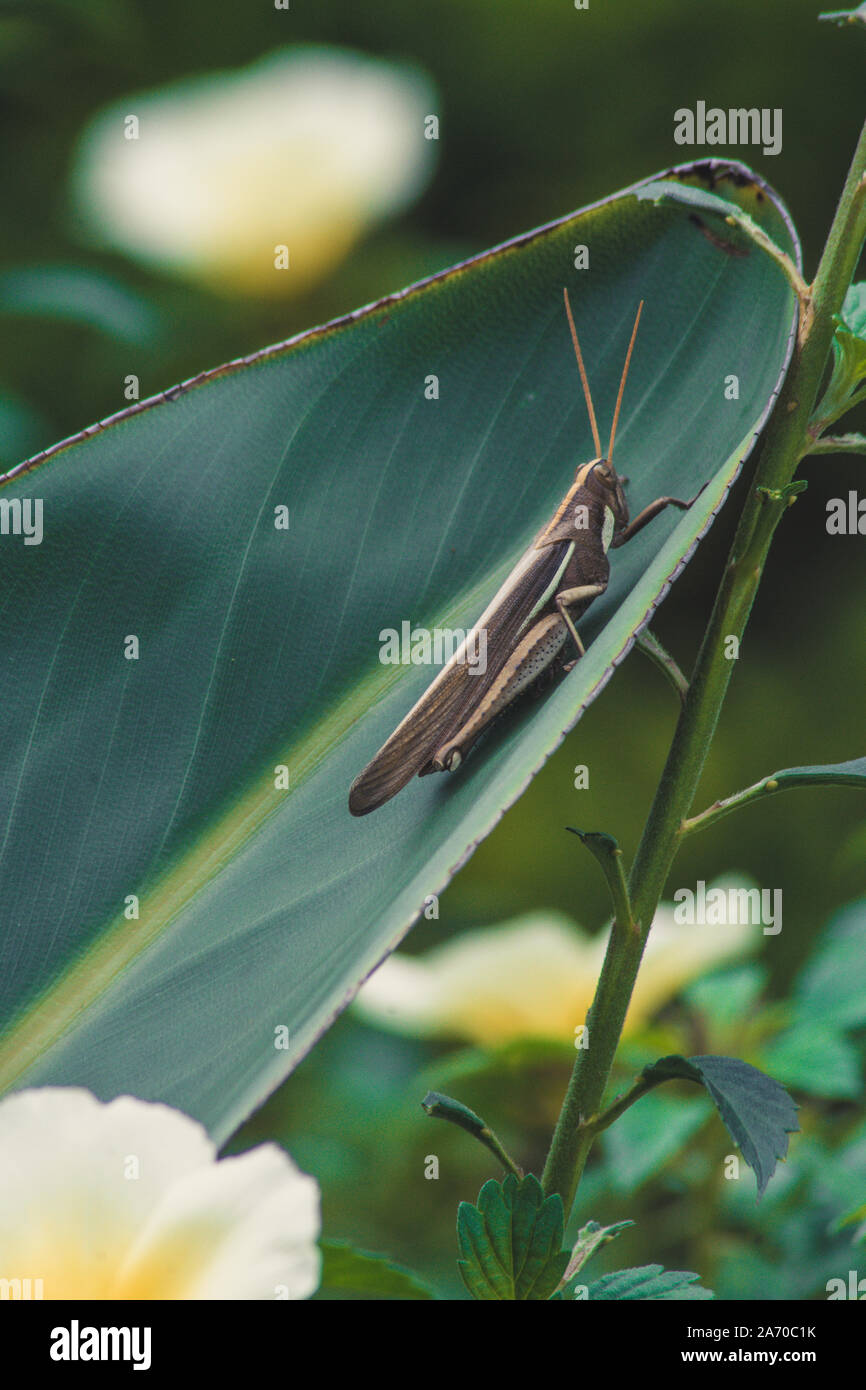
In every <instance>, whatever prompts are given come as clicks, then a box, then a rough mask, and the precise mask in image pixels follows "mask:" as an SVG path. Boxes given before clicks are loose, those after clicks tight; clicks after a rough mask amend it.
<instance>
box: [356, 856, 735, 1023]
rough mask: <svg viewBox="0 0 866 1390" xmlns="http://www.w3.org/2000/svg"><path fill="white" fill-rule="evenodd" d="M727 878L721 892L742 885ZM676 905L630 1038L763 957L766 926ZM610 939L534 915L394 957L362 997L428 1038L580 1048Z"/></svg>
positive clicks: (384, 1019) (668, 914)
mask: <svg viewBox="0 0 866 1390" xmlns="http://www.w3.org/2000/svg"><path fill="white" fill-rule="evenodd" d="M743 883H744V880H742V879H730V880H728V879H719V880H716V883H715V884H714V885H712V886H713V887H727V886H728V885H729V884H730V886H736V887H741V886H742V885H743ZM674 911H675V909H674V907H673V905H672V904H668V903H662V904H661V905H660V907H659V910H658V912H657V913H656V916H655V920H654V922H653V927H652V931H651V932H650V936H649V942H648V944H647V947H646V950H645V952H644V957H643V961H642V964H641V969H640V974H639V975H638V979H637V984H636V986H635V990H634V993H633V995H632V1000H631V1006H630V1008H629V1011H628V1017H627V1019H626V1026H625V1031H626V1032H627V1033H629V1032H634V1031H635V1029H636V1028H638V1027H639V1026H640V1025H641V1024H642V1023H644V1022H645V1021H646V1020H647V1019H648V1018H649V1017H650V1016H651V1015H652V1014H653V1013H655V1012H656V1010H658V1009H659V1008H661V1006H662V1005H663V1004H665V1003H666V1002H667V1001H668V1000H669V999H671V998H673V996H674V995H675V994H677V993H678V992H679V991H680V990H681V989H682V987H683V985H685V984H687V983H688V982H689V981H690V980H692V979H694V978H696V977H697V976H698V975H702V974H704V973H705V972H706V971H708V970H711V969H712V968H713V967H714V966H716V965H718V964H720V963H721V962H723V961H727V960H730V959H732V958H733V957H736V956H739V955H743V954H744V953H745V952H746V951H748V950H751V949H754V947H755V945H757V942H758V940H759V939H760V927H758V928H755V927H753V926H749V925H748V924H746V923H732V924H729V925H726V926H686V925H681V924H680V923H679V922H677V921H676V920H675V919H674ZM606 946H607V936H606V934H605V933H603V934H602V935H601V936H596V937H590V936H587V935H586V934H585V933H584V932H582V931H580V929H579V928H578V927H576V926H575V925H574V923H573V922H572V921H571V920H570V919H569V918H567V917H564V916H563V915H562V914H560V913H554V912H533V913H529V914H527V915H526V916H524V917H517V918H515V919H514V920H513V921H510V922H504V923H502V924H501V925H500V926H495V927H485V928H482V929H481V930H480V931H472V932H466V933H465V934H464V935H463V936H460V937H458V938H457V939H456V940H453V941H448V942H446V943H445V944H444V945H442V946H437V947H434V948H433V950H432V951H428V952H427V954H426V955H424V956H421V957H419V956H397V955H392V956H389V957H388V959H387V960H385V961H384V962H383V963H382V965H380V966H379V968H378V970H377V971H376V972H375V973H374V974H373V975H372V976H371V977H370V979H369V980H367V982H366V983H365V984H364V986H363V987H362V989H361V990H360V992H359V994H358V997H357V1000H356V1002H355V1008H356V1009H357V1010H358V1012H360V1013H361V1014H362V1015H363V1016H364V1017H365V1018H366V1019H367V1020H368V1021H369V1022H371V1023H375V1024H377V1025H378V1026H380V1027H383V1028H391V1029H393V1030H395V1031H397V1032H404V1033H411V1034H414V1035H419V1036H422V1037H429V1036H446V1037H447V1036H450V1037H460V1038H465V1039H467V1040H469V1041H471V1042H474V1043H477V1044H480V1045H482V1046H485V1045H486V1046H496V1045H497V1044H501V1043H505V1042H508V1041H510V1040H512V1039H514V1038H530V1037H539V1038H558V1039H560V1040H561V1041H569V1040H573V1037H574V1030H575V1028H576V1027H577V1026H578V1025H579V1024H581V1023H583V1022H584V1020H585V1019H586V1015H587V1012H588V1010H589V1006H590V1004H591V1003H592V999H593V995H594V994H595V986H596V982H597V980H598V976H599V974H600V972H601V966H602V962H603V960H604V953H605V949H606Z"/></svg>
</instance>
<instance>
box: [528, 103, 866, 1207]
mask: <svg viewBox="0 0 866 1390" xmlns="http://www.w3.org/2000/svg"><path fill="white" fill-rule="evenodd" d="M864 176H866V125H864V127H863V130H862V131H861V134H860V138H859V141H858V143H857V148H856V150H855V153H854V158H853V160H852V163H851V167H850V170H849V172H848V177H847V179H846V182H845V187H844V189H843V191H842V196H841V198H840V200H839V205H838V207H837V209H836V214H835V217H834V219H833V224H832V227H831V229H830V234H829V236H828V238H827V243H826V245H825V247H824V251H823V254H822V257H821V262H820V265H819V268H818V273H817V275H816V277H815V280H814V283H813V285H812V288H811V314H810V321H809V324H808V326H807V331H806V332H805V333H804V334H802V335H801V336H800V337H799V338H798V343H797V347H796V349H795V353H794V357H793V360H792V363H791V367H790V370H789V372H788V376H787V378H786V380H785V383H784V386H783V387H782V390H781V392H780V395H779V399H778V400H777V402H776V407H775V409H774V411H773V414H772V416H771V418H770V421H769V423H768V426H767V430H766V435H765V440H764V445H763V448H762V451H761V455H760V458H759V461H758V464H757V467H756V470H755V476H754V482H753V486H752V487H751V488H750V490H749V493H748V496H747V498H746V501H745V503H744V506H743V511H742V514H741V516H740V520H739V524H738V526H737V531H736V534H735V536H734V540H733V544H732V546H731V551H730V554H729V556H728V560H727V564H726V566H725V570H724V574H723V576H722V580H721V583H720V585H719V590H718V593H717V596H716V600H715V604H714V607H713V612H712V616H711V618H710V622H709V625H708V628H707V631H706V634H705V637H704V640H703V643H702V645H701V649H700V652H699V654H698V658H697V662H696V664H695V671H694V675H693V677H692V680H691V682H690V684H689V691H688V695H687V696H686V699H685V702H684V704H683V708H682V711H681V713H680V717H679V720H678V722H677V727H676V731H675V733H674V737H673V742H672V744H671V748H670V752H669V754H668V758H667V762H666V764H665V767H664V770H663V772H662V775H661V779H660V781H659V785H658V788H657V790H656V794H655V798H654V800H653V803H652V807H651V809H650V813H649V817H648V819H647V822H646V826H645V828H644V832H643V836H642V838H641V842H640V845H639V847H638V851H637V855H636V857H635V860H634V863H633V865H632V871H631V875H630V879H629V887H630V897H631V905H632V909H633V912H634V916H635V919H636V921H637V922H638V924H639V926H640V932H639V933H629V934H627V935H626V934H622V935H618V934H616V933H613V932H612V933H611V936H610V939H609V941H608V949H607V954H606V956H605V960H604V965H603V966H602V971H601V975H600V978H599V982H598V986H597V989H596V994H595V998H594V1000H593V1003H592V1007H591V1009H590V1011H589V1015H588V1019H587V1022H588V1034H589V1037H588V1041H589V1046H588V1048H587V1049H586V1050H581V1052H580V1053H579V1054H578V1057H577V1059H576V1061H575V1065H574V1069H573V1071H572V1076H571V1080H570V1082H569V1085H568V1089H567V1091H566V1095H565V1099H564V1101H563V1105H562V1110H561V1111H560V1115H559V1120H558V1122H557V1125H556V1129H555V1131H554V1135H553V1140H552V1143H551V1146H550V1152H549V1154H548V1156H547V1163H546V1164H545V1169H544V1175H543V1179H542V1183H543V1186H544V1190H545V1192H559V1193H560V1194H561V1195H562V1199H563V1202H564V1204H565V1209H566V1212H570V1210H571V1207H572V1205H573V1202H574V1195H575V1192H576V1190H577V1185H578V1182H579V1180H580V1177H581V1174H582V1172H583V1168H584V1165H585V1163H586V1159H587V1155H588V1154H589V1151H590V1148H591V1147H592V1142H593V1137H594V1134H593V1131H592V1127H591V1126H590V1125H587V1124H586V1122H585V1121H584V1120H583V1117H584V1116H591V1115H595V1114H596V1113H597V1112H598V1110H599V1108H600V1105H601V1102H602V1099H603V1096H604V1092H605V1089H606V1087H607V1084H608V1080H609V1077H610V1073H611V1068H612V1066H613V1061H614V1057H615V1054H616V1049H617V1047H618V1045H619V1039H620V1035H621V1033H622V1028H623V1024H624V1022H625V1017H626V1013H627V1011H628V1006H629V1002H630V1000H631V995H632V991H633V989H634V984H635V980H636V978H637V973H638V969H639V967H640V962H641V956H642V953H643V948H644V945H645V943H646V939H647V936H648V934H649V930H650V927H651V925H652V921H653V917H654V916H655V912H656V909H657V907H658V903H659V900H660V898H661V894H662V890H663V888H664V885H665V882H666V881H667V877H668V874H669V873H670V869H671V865H672V863H673V859H674V856H675V854H676V851H677V848H678V845H679V840H680V826H681V824H682V822H683V821H684V820H685V819H686V817H687V816H688V814H689V811H690V810H691V806H692V803H693V801H694V797H695V793H696V791H697V787H698V782H699V780H700V777H701V773H702V771H703V767H704V762H705V760H706V756H707V752H708V750H709V747H710V744H711V742H712V738H713V735H714V733H715V729H716V726H717V724H718V720H719V715H720V712H721V708H722V704H723V701H724V698H725V695H726V692H727V688H728V684H729V682H730V679H731V674H732V671H733V665H734V663H733V662H732V661H730V660H728V659H727V657H726V655H725V651H726V643H727V639H728V638H730V637H732V636H734V637H737V638H740V637H742V634H743V632H744V630H745V627H746V624H747V622H748V618H749V614H750V612H751V609H752V604H753V603H754V599H755V594H756V592H757V589H758V585H759V583H760V580H761V576H762V574H763V570H764V565H765V562H766V559H767V554H768V552H769V548H770V543H771V541H772V538H773V534H774V532H775V529H776V526H777V525H778V523H779V521H780V520H781V518H782V516H783V515H784V513H785V511H786V509H787V506H788V503H789V492H788V489H789V486H790V484H791V482H792V480H793V477H794V474H795V472H796V469H797V465H798V463H799V460H800V458H801V456H802V452H803V447H804V444H805V443H807V431H808V427H809V419H810V416H811V414H812V411H813V409H814V407H815V403H816V401H817V398H818V392H819V390H820V386H821V379H822V375H823V372H824V368H825V365H826V363H827V358H828V356H829V353H830V349H831V343H832V339H833V332H834V327H835V325H834V321H833V315H834V314H838V313H839V311H840V309H841V307H842V301H843V299H844V297H845V293H846V291H847V289H848V286H849V285H850V283H851V281H852V279H853V276H854V271H855V270H856V267H857V261H858V259H859V256H860V250H861V246H862V242H863V235H862V233H863V232H864V231H866V219H864V207H863V204H864V189H866V184H864ZM802 318H803V316H802V313H801V327H802Z"/></svg>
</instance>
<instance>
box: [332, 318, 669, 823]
mask: <svg viewBox="0 0 866 1390" xmlns="http://www.w3.org/2000/svg"><path fill="white" fill-rule="evenodd" d="M563 294H564V296H565V311H566V314H567V315H568V324H569V328H570V330H571V337H572V341H573V342H574V350H575V354H576V356H577V365H578V369H579V371H580V379H581V383H582V386H583V394H584V397H585V399H586V405H587V410H588V411H589V422H590V425H591V427H592V437H593V441H594V443H595V448H596V457H595V458H594V459H592V460H591V461H590V462H589V463H582V464H581V465H580V467H579V468H578V470H577V473H576V475H575V479H574V482H573V483H572V485H571V487H570V488H569V490H568V492H567V493H566V494H565V497H564V498H563V500H562V502H561V503H560V504H559V506H558V507H557V509H556V511H555V512H554V514H553V517H552V519H551V520H550V521H549V522H548V523H547V524H546V525H545V526H543V527H542V529H541V531H540V532H539V533H538V535H537V536H536V538H535V540H534V541H533V542H532V544H531V545H530V546H529V548H528V549H527V550H526V551H525V552H524V554H523V555H522V556H521V558H520V559H519V560H518V562H517V564H516V565H515V566H514V569H513V570H512V571H511V573H510V574H509V576H508V578H507V579H506V581H505V583H504V584H503V585H502V587H501V588H500V590H499V591H498V593H497V594H496V595H495V596H494V598H493V600H492V601H491V603H490V605H489V607H488V608H486V609H485V611H484V612H483V613H482V614H481V617H480V618H479V619H478V621H477V623H476V624H475V626H474V627H473V628H472V630H471V631H470V632H469V633H467V635H466V638H465V640H464V641H463V642H462V643H461V645H460V646H459V647H458V649H457V650H456V651H455V652H454V654H453V655H452V657H451V659H450V660H449V661H448V662H447V664H446V665H445V666H443V668H442V670H441V671H440V672H439V673H438V675H437V676H436V677H435V679H434V680H433V681H432V683H431V684H430V685H429V686H428V688H427V690H426V691H425V692H424V694H423V695H422V696H421V699H420V700H419V701H418V703H417V704H416V705H414V706H413V708H412V709H411V710H410V711H409V713H408V714H407V715H406V718H405V719H404V720H403V721H402V722H401V723H400V724H398V726H397V728H396V729H395V730H394V732H393V734H392V735H391V737H390V738H389V739H388V740H387V742H386V743H384V744H383V745H382V747H381V748H380V749H379V752H378V753H377V754H376V756H375V757H374V758H373V760H372V762H370V763H368V764H367V766H366V767H365V768H364V771H363V772H361V773H360V774H359V775H358V776H357V777H356V778H355V780H354V782H353V783H352V786H351V789H350V791H349V810H350V811H351V813H352V815H353V816H365V815H367V813H368V812H370V811H375V810H376V808H377V807H378V806H381V805H383V803H384V802H386V801H389V800H390V798H391V797H392V796H394V795H396V793H397V792H398V791H400V790H401V788H403V787H405V785H406V783H407V782H409V781H411V779H412V778H413V777H414V775H415V774H416V773H417V774H418V776H419V777H426V776H427V774H428V773H430V772H452V771H454V769H455V768H457V767H459V766H460V764H461V762H462V761H463V759H464V758H465V757H466V754H467V753H468V751H469V749H470V748H471V747H472V744H473V743H474V742H475V740H476V739H477V738H478V736H479V734H481V732H482V731H483V730H484V729H485V728H486V727H487V725H488V724H490V722H491V721H492V720H493V719H495V717H496V716H497V715H498V714H499V713H500V712H501V711H502V710H504V709H505V708H506V706H508V705H510V704H511V702H512V701H513V700H514V699H515V698H516V696H518V695H519V694H520V692H521V691H523V690H525V689H526V688H527V686H530V685H533V684H535V682H537V681H538V679H539V677H541V676H542V675H544V674H545V673H546V672H547V673H549V672H550V671H551V670H552V669H553V668H554V666H558V667H559V668H560V670H562V671H570V670H571V669H572V667H573V666H574V665H576V663H577V661H578V659H579V658H580V657H581V656H583V654H584V646H583V643H582V642H581V640H580V635H579V633H578V630H577V626H576V624H577V622H578V621H579V619H580V618H581V617H582V616H583V614H584V613H585V612H586V610H587V608H588V607H589V605H590V604H591V603H592V601H593V599H596V598H598V596H599V594H603V593H604V591H605V589H606V588H607V584H608V577H609V575H610V562H609V560H608V557H607V552H608V550H609V549H613V550H616V549H617V548H618V547H619V546H621V545H625V543H626V541H630V540H631V538H632V537H633V536H636V535H637V533H638V531H640V530H642V529H643V527H644V526H646V524H647V522H648V521H652V519H653V517H655V516H658V514H659V512H661V511H664V509H665V508H666V507H680V508H681V509H683V510H685V509H687V508H688V507H690V506H691V505H692V503H691V502H682V501H680V500H679V498H676V497H657V498H656V500H655V501H654V502H650V504H649V506H647V507H644V509H643V511H642V512H640V513H639V515H638V516H636V517H635V519H634V521H629V514H628V503H627V502H626V499H625V493H624V491H623V484H624V483H625V482H626V481H627V480H626V479H625V478H621V477H620V475H619V474H618V473H617V472H616V470H615V469H614V467H613V465H612V463H611V458H612V456H613V445H614V439H615V438H616V427H617V422H618V420H619V412H620V406H621V404H622V397H623V391H624V390H625V383H626V377H627V375H628V369H629V363H630V361H631V355H632V350H633V348H634V343H635V338H636V336H637V329H638V324H639V322H640V316H641V310H642V309H643V300H641V302H640V305H639V306H638V311H637V315H636V317H635V321H634V328H633V329H632V334H631V340H630V342H629V345H628V351H627V352H626V356H625V362H624V364H623V369H622V377H621V379H620V384H619V393H618V395H617V398H616V406H615V408H614V413H613V424H612V426H611V431H610V442H609V444H608V448H607V457H606V458H605V457H603V455H602V452H601V440H600V438H599V433H598V425H597V423H596V418H595V411H594V409H593V405H592V396H591V394H590V390H589V382H588V380H587V376H586V368H585V367H584V364H583V354H582V353H581V350H580V343H579V341H578V337H577V330H576V329H575V326H574V319H573V317H572V313H571V305H570V303H569V299H568V291H567V290H564V291H563ZM694 500H695V499H694V498H693V499H692V501H694ZM482 633H484V634H486V652H487V662H486V668H485V670H484V672H483V674H482V673H479V672H478V671H477V670H475V669H473V664H472V661H471V654H472V653H473V652H477V650H478V646H479V637H480V635H481V634H482ZM569 639H571V643H572V644H573V647H574V650H575V652H576V655H575V656H573V657H572V659H571V660H569V661H565V662H564V661H563V660H562V655H563V648H564V647H566V645H567V643H568V641H569Z"/></svg>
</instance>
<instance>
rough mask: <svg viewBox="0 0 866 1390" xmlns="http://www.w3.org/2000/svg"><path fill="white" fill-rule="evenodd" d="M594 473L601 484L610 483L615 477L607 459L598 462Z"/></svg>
mask: <svg viewBox="0 0 866 1390" xmlns="http://www.w3.org/2000/svg"><path fill="white" fill-rule="evenodd" d="M595 473H596V477H598V478H600V479H601V481H602V482H603V483H612V482H613V481H614V478H615V477H616V474H615V473H614V471H613V469H612V468H611V466H610V464H609V463H608V461H607V459H601V460H599V462H598V463H597V464H596V465H595Z"/></svg>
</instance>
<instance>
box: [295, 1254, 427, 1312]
mask: <svg viewBox="0 0 866 1390" xmlns="http://www.w3.org/2000/svg"><path fill="white" fill-rule="evenodd" d="M321 1251H322V1280H321V1284H320V1286H319V1287H320V1292H321V1293H328V1292H345V1293H351V1294H354V1295H355V1296H357V1297H359V1298H371V1299H375V1298H392V1299H401V1300H404V1301H406V1300H413V1301H420V1300H429V1299H435V1297H436V1295H435V1294H434V1293H433V1292H432V1290H430V1289H428V1288H427V1287H426V1286H425V1285H424V1284H422V1283H421V1282H420V1281H419V1280H418V1279H417V1278H416V1277H415V1275H414V1274H412V1273H411V1272H410V1271H409V1270H407V1269H404V1268H403V1267H402V1266H401V1265H398V1264H394V1263H393V1261H391V1260H389V1259H387V1258H386V1257H385V1256H384V1255H372V1254H370V1253H369V1251H367V1250H357V1249H355V1247H354V1246H352V1245H348V1244H344V1243H343V1242H342V1241H335V1240H323V1241H322V1242H321Z"/></svg>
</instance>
